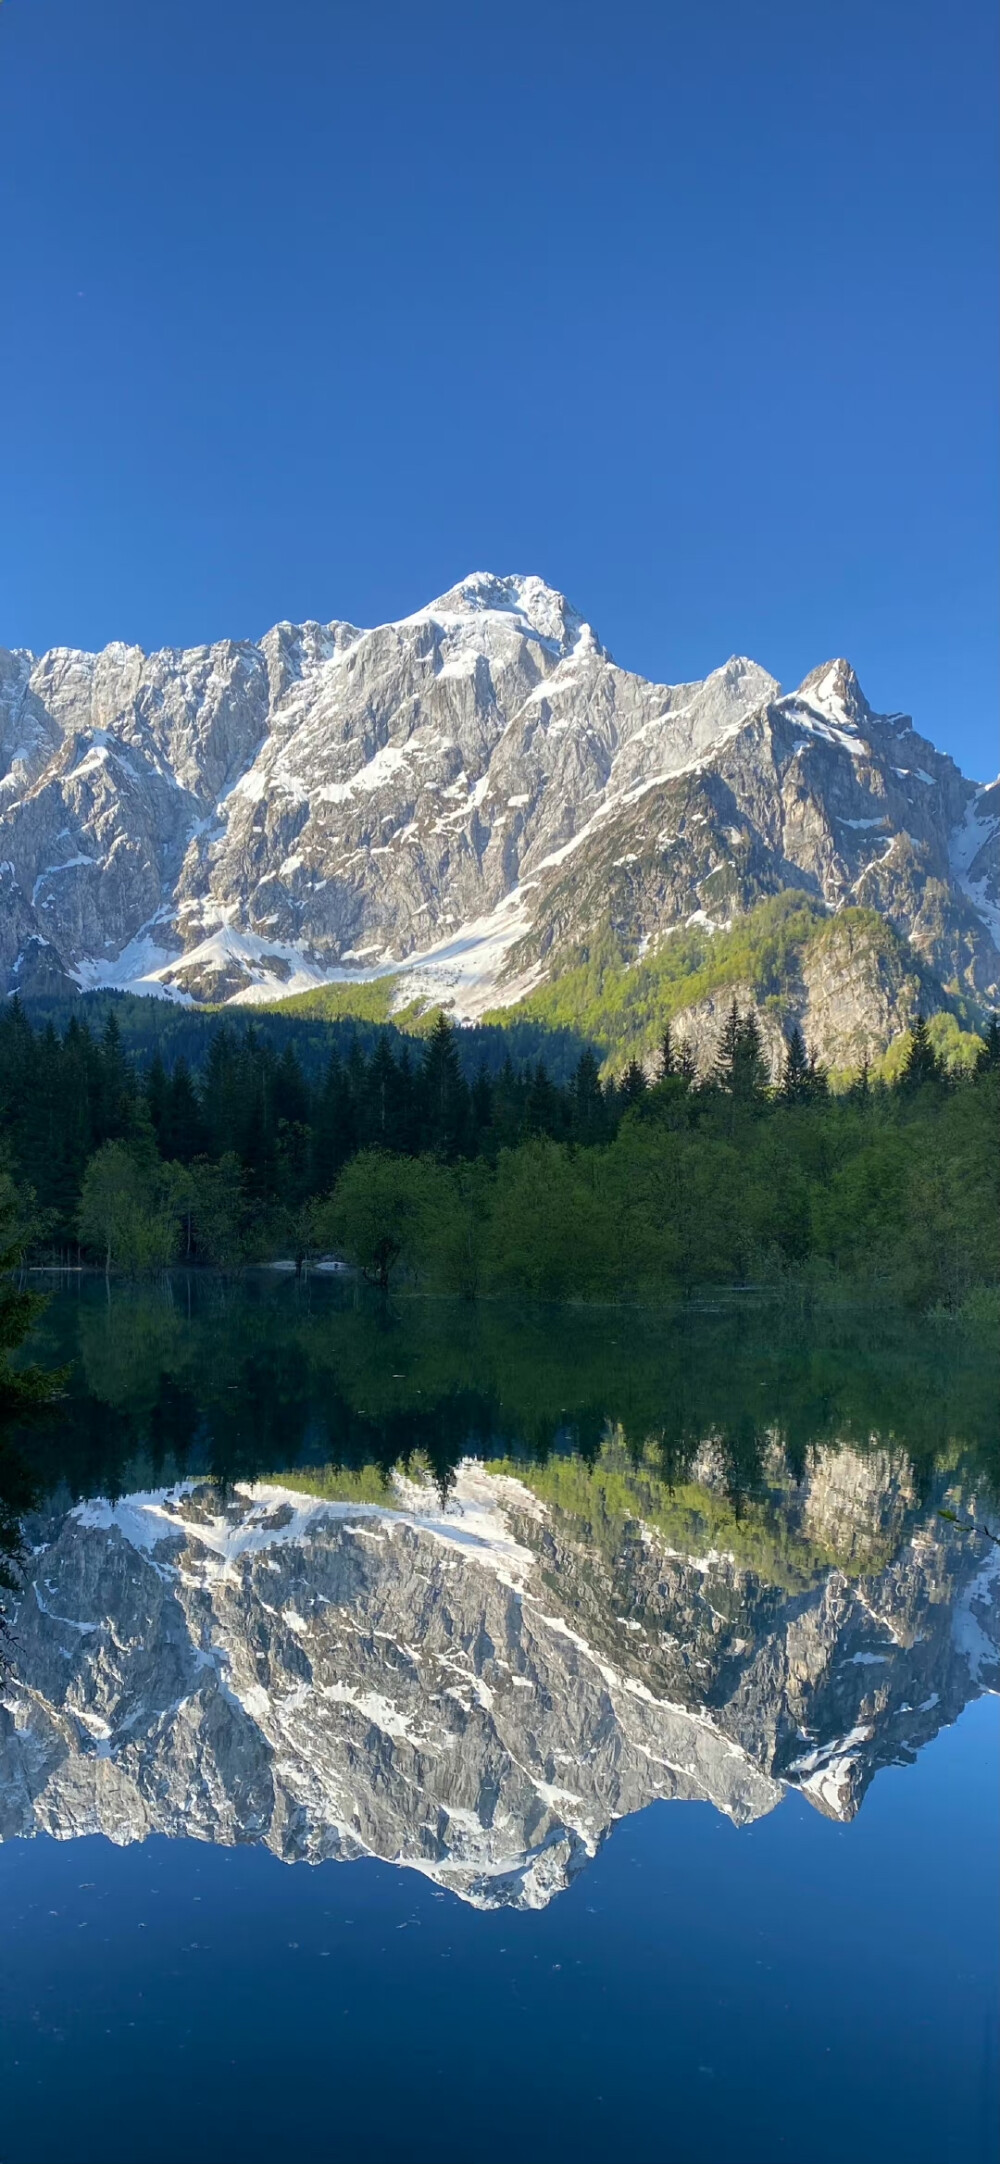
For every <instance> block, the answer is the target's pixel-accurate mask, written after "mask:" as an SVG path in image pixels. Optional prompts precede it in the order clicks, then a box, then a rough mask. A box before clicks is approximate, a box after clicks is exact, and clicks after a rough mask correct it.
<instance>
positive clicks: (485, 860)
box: [0, 574, 1000, 1048]
mask: <svg viewBox="0 0 1000 2164" xmlns="http://www.w3.org/2000/svg"><path fill="white" fill-rule="evenodd" d="M998 828H1000V811H998V805H997V802H996V791H995V789H994V790H993V791H990V790H977V789H976V787H975V785H974V784H972V783H971V782H968V781H966V780H965V779H964V777H963V776H962V775H961V774H960V773H959V771H958V768H957V767H956V766H955V765H954V763H953V761H952V760H951V759H949V758H947V757H946V756H945V755H943V754H941V753H939V752H937V751H935V750H934V748H933V746H931V745H930V744H928V743H927V742H926V741H925V740H924V739H923V738H920V737H918V736H917V735H916V734H915V733H914V731H913V729H912V728H911V726H910V724H909V722H908V721H907V720H906V719H905V717H903V716H878V715H874V714H872V712H871V711H870V709H869V708H868V706H867V704H866V702H865V700H864V697H863V695H862V693H861V691H860V688H859V686H858V684H857V681H856V679H855V677H854V675H853V672H852V671H851V670H850V669H849V668H848V666H847V664H846V663H843V662H837V663H834V664H830V665H828V666H826V667H824V668H823V669H821V670H818V671H815V672H814V673H813V675H812V676H810V677H808V678H807V679H806V681H805V683H804V684H803V685H802V686H801V687H800V689H799V690H798V691H797V692H796V693H795V694H794V695H792V696H791V697H786V698H782V697H781V696H780V694H779V687H778V685H777V684H776V683H775V681H774V679H773V678H772V677H770V676H768V675H767V673H766V672H765V671H764V670H763V669H761V668H759V667H758V666H757V665H756V664H755V663H753V662H750V661H747V660H743V659H734V660H732V661H730V662H728V663H727V664H726V665H725V667H723V668H721V669H718V670H716V671H715V672H714V673H713V674H712V675H710V676H709V677H707V678H706V679H705V680H704V682H702V683H697V684H685V685H680V686H667V685H656V684H651V683H648V682H646V681H645V680H644V679H643V678H641V677H638V676H635V675H632V674H630V673H629V672H628V671H626V670H624V669H620V668H618V667H617V666H616V664H615V663H614V662H613V661H612V659H611V657H610V656H609V655H608V653H607V652H606V651H605V649H604V648H603V647H602V646H601V644H600V642H599V640H598V639H597V637H596V636H595V634H594V632H593V631H592V630H591V628H590V627H589V625H587V624H586V623H584V622H583V620H582V619H581V618H580V617H579V616H578V615H577V614H576V613H575V612H574V611H573V610H572V609H571V608H570V606H569V604H568V602H567V601H566V600H565V599H564V597H563V596H562V595H559V594H557V593H554V592H553V591H552V589H551V588H549V587H547V586H545V585H544V584H543V583H542V581H541V580H539V579H536V578H503V579H501V578H494V577H492V576H491V575H488V574H478V575H476V576H474V577H472V578H470V579H466V580H464V581H463V582H462V583H461V585H459V586H457V587H455V588H454V589H452V591H451V592H450V593H448V594H445V595H443V596H442V597H441V598H440V600H438V601H436V602H434V603H432V604H430V605H429V606H428V607H427V608H426V609H423V610H420V611H418V613H417V614H416V615H415V616H413V617H409V618H407V619H405V620H404V621H403V622H401V623H396V624H387V625H382V626H380V627H379V628H377V629H376V630H372V631H359V630H357V629H356V628H355V627H354V626H352V625H349V624H343V623H336V622H334V623H331V624H327V625H318V624H307V625H303V626H293V625H288V624H284V625H279V626H278V627H276V629H275V630H273V631H271V632H269V633H268V634H267V636H266V637H265V638H264V639H262V640H261V642H260V644H259V645H253V644H249V643H243V644H235V643H233V642H231V641H224V642H221V643H220V644H219V645H216V646H213V647H204V648H198V649H194V650H192V651H189V652H184V653H179V652H172V651H165V652H163V653H158V654H150V655H147V654H144V653H142V652H141V651H140V649H138V648H134V647H126V646H122V645H114V646H110V647H108V648H106V649H105V651H104V652H103V653H101V654H96V655H95V654H81V653H74V652H70V651H68V650H65V649H56V650H54V651H53V652H51V653H49V654H47V655H44V656H43V657H42V658H41V659H40V660H35V658H34V657H33V656H32V655H30V654H22V653H14V654H0V865H2V867H3V870H2V874H0V876H2V878H3V881H4V887H3V896H2V899H3V905H4V906H3V909H2V911H0V976H2V979H3V981H4V982H5V984H6V985H7V987H8V988H13V987H15V986H21V987H22V988H24V989H30V988H31V986H32V984H33V983H37V984H39V985H40V986H48V987H51V985H52V984H54V983H58V982H63V981H67V982H70V981H71V982H73V983H76V984H79V985H81V986H88V985H95V984H102V983H114V984H121V985H133V986H139V987H140V988H146V989H159V990H161V991H162V990H166V991H169V992H172V993H173V994H174V995H176V996H182V997H187V998H194V999H222V1000H226V999H231V998H247V997H249V998H254V997H265V996H271V997H273V996H275V995H276V994H280V993H281V992H282V991H288V990H295V989H300V988H304V987H306V986H308V985H311V984H314V983H320V982H324V981H329V980H330V979H331V978H336V977H337V976H338V975H340V976H345V975H346V976H347V977H348V978H349V977H351V976H352V975H356V974H362V975H364V974H371V973H372V972H376V973H378V972H388V971H394V970H397V969H399V970H402V971H403V972H404V978H403V981H402V983H401V986H400V994H399V996H400V999H401V1000H405V999H409V998H412V997H413V996H414V994H415V993H419V992H421V991H424V992H426V993H427V994H428V995H429V996H432V997H435V998H442V997H443V998H444V999H445V1000H448V1001H451V1002H452V1003H453V1004H454V1006H455V1008H456V1011H458V1012H459V1013H465V1014H472V1013H475V1012H478V1011H482V1009H483V1008H484V1007H485V1006H487V1005H489V1004H495V1003H497V1002H498V1001H510V1000H511V999H513V998H516V997H517V996H518V995H519V993H520V992H521V991H523V990H524V989H525V988H526V987H528V986H530V985H531V984H533V983H537V982H539V981H541V980H542V978H544V977H545V976H546V975H548V974H551V972H552V971H553V970H554V969H556V968H558V967H559V966H560V964H561V962H562V960H564V959H565V957H566V955H567V954H568V953H571V952H574V953H575V952H579V951H581V950H588V949H590V948H592V947H593V945H594V942H595V941H600V940H602V939H605V940H606V939H607V938H611V939H613V941H614V942H615V944H616V948H617V950H618V951H619V952H620V953H622V954H624V955H625V956H626V958H627V957H628V956H629V955H630V954H636V955H638V954H641V953H643V952H645V951H647V950H648V948H649V946H650V944H651V943H655V942H656V941H658V940H659V939H660V938H661V937H662V936H663V934H664V933H665V932H667V931H669V930H671V929H673V928H676V927H677V926H680V925H684V924H686V923H688V922H690V921H692V920H694V921H698V922H708V923H711V924H722V923H728V922H730V921H731V920H732V919H733V918H734V917H736V916H738V915H739V914H740V913H741V912H743V911H745V910H747V909H749V908H751V907H752V906H753V905H754V904H755V903H756V902H758V901H760V900H761V899H762V898H764V897H766V896H768V895H772V894H775V893H777V892H779V891H781V890H783V889H787V888H789V887H791V888H800V889H801V890H802V891H803V892H804V893H807V894H809V895H811V896H813V897H814V898H815V899H816V900H817V901H818V902H820V903H822V904H823V905H824V906H825V907H826V908H828V909H829V910H830V911H831V912H835V911H837V909H838V908H839V907H840V906H841V905H842V904H843V903H845V902H854V903H862V904H866V905H870V906H871V907H872V908H873V909H875V910H877V911H878V912H879V913H880V915H881V916H882V917H883V918H884V919H885V920H886V922H887V923H889V924H891V925H892V926H893V927H894V928H895V930H896V931H897V932H898V933H899V934H900V935H901V936H902V937H903V938H905V939H906V940H907V941H908V942H909V944H910V947H911V948H912V952H913V954H914V955H915V956H916V957H917V960H918V963H920V964H922V965H924V966H926V969H927V970H928V971H929V972H930V973H931V975H932V978H933V983H934V984H935V985H936V986H937V987H938V991H937V997H938V998H939V999H940V998H941V997H943V996H944V994H943V991H942V989H941V988H942V987H944V988H951V989H952V990H955V991H958V990H963V991H965V992H968V993H971V994H973V995H974V996H975V997H977V998H992V997H994V996H996V989H997V984H998V979H1000V953H998V948H997V939H998V936H1000V901H998V896H1000V881H998V871H997V861H998V852H997V833H998ZM849 960H850V958H849V957H848V958H847V962H848V965H849ZM849 974H850V971H849V966H848V969H847V976H848V977H849ZM932 997H933V991H932ZM824 998H825V1006H824V1013H825V1014H826V1015H827V1017H829V1016H830V1015H831V1014H832V1004H831V999H830V996H829V993H827V994H825V995H824ZM925 1003H926V1001H925ZM845 1004H846V1007H847V1008H848V1009H851V1000H850V996H849V994H847V995H844V996H842V997H841V998H840V999H839V1001H838V1005H839V1007H840V1008H843V1007H844V1006H845ZM904 1007H905V1001H904V1002H903V1003H902V1005H901V1004H900V1003H899V1002H898V1001H897V1003H896V1005H895V1007H893V1006H892V1003H891V1002H889V1003H888V1005H887V1004H886V1003H885V1002H884V1001H883V1002H882V1003H881V1005H880V1003H879V1000H878V999H877V998H874V997H873V996H870V987H869V988H868V989H867V990H866V993H865V997H864V999H863V1000H861V1001H860V1004H859V1005H858V1007H857V1009H856V1010H852V1011H851V1012H849V1013H848V1015H847V1021H846V1025H845V1026H846V1027H847V1028H848V1030H850V1029H853V1030H854V1033H855V1036H856V1037H857V1040H858V1042H862V1041H863V1042H864V1043H866V1044H867V1043H868V1042H869V1040H871V1041H872V1043H873V1044H874V1043H875V1040H876V1039H878V1040H879V1048H881V1045H882V1043H883V1042H884V1033H885V1030H886V1029H890V1028H891V1027H892V1026H893V1025H894V1024H895V1023H896V1022H897V1021H898V1018H899V1015H900V1014H901V1013H902V1012H903V1009H904ZM832 1026H833V1025H832V1023H831V1027H832ZM837 1028H838V1030H839V1029H841V1023H840V1021H839V1020H838V1022H837Z"/></svg>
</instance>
